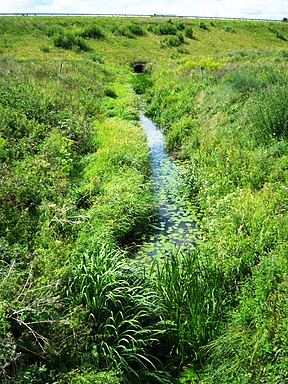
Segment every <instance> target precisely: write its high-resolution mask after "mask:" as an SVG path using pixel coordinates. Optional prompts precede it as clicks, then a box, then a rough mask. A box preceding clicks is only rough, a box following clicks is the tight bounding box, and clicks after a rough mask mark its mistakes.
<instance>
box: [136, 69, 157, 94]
mask: <svg viewBox="0 0 288 384" xmlns="http://www.w3.org/2000/svg"><path fill="white" fill-rule="evenodd" d="M152 85H153V82H152V80H151V79H150V76H149V75H147V74H145V73H142V74H138V75H135V76H134V77H133V78H132V86H133V89H134V91H135V92H136V93H137V94H142V93H145V92H146V90H147V89H148V88H150V87H151V86H152Z"/></svg>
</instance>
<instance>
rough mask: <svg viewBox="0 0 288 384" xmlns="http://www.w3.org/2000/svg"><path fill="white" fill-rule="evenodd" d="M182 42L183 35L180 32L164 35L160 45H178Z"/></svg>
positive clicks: (163, 46) (164, 46)
mask: <svg viewBox="0 0 288 384" xmlns="http://www.w3.org/2000/svg"><path fill="white" fill-rule="evenodd" d="M182 44H184V37H183V35H182V34H177V35H176V36H166V37H164V38H163V39H162V40H161V47H162V48H166V47H179V46H180V45H182Z"/></svg>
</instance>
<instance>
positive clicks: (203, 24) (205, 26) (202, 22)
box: [199, 21, 208, 31]
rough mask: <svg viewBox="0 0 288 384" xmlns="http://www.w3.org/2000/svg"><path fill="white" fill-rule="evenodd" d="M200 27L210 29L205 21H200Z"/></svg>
mask: <svg viewBox="0 0 288 384" xmlns="http://www.w3.org/2000/svg"><path fill="white" fill-rule="evenodd" d="M199 28H200V29H204V30H206V31H208V27H207V25H206V24H205V23H204V21H200V23H199Z"/></svg>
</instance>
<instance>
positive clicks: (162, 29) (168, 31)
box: [157, 21, 177, 35]
mask: <svg viewBox="0 0 288 384" xmlns="http://www.w3.org/2000/svg"><path fill="white" fill-rule="evenodd" d="M157 33H159V34H160V35H176V34H177V27H176V25H174V24H173V23H172V22H170V21H167V22H165V23H160V24H159V25H158V28H157Z"/></svg>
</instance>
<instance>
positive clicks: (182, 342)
mask: <svg viewBox="0 0 288 384" xmlns="http://www.w3.org/2000/svg"><path fill="white" fill-rule="evenodd" d="M170 257H171V259H166V260H165V261H164V264H163V265H159V266H158V269H157V284H158V287H159V288H158V290H159V292H160V297H161V299H162V300H163V303H164V306H165V308H166V309H167V310H168V311H167V312H166V313H165V317H164V318H163V321H164V327H166V329H167V331H166V332H167V337H168V339H169V345H171V346H172V348H173V353H175V354H176V356H177V357H178V359H179V362H180V366H182V365H183V363H185V362H187V361H193V360H194V361H198V362H199V360H201V356H200V355H201V348H202V347H203V346H205V345H206V344H207V343H208V342H210V341H212V340H213V339H214V338H215V336H216V335H217V334H218V332H219V327H220V324H221V323H220V321H219V318H221V316H222V306H223V301H222V297H221V289H220V286H221V275H220V274H218V271H217V270H216V269H215V270H213V268H212V269H211V268H209V266H208V265H206V264H205V262H204V260H201V259H200V258H199V253H198V251H197V250H194V251H193V250H192V251H187V252H183V253H180V252H179V253H172V254H171V255H170ZM170 348H171V347H170Z"/></svg>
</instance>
